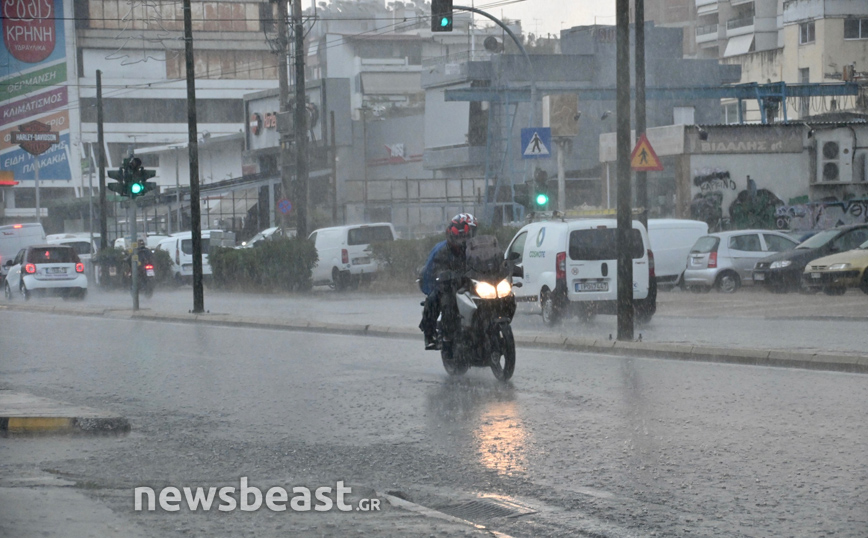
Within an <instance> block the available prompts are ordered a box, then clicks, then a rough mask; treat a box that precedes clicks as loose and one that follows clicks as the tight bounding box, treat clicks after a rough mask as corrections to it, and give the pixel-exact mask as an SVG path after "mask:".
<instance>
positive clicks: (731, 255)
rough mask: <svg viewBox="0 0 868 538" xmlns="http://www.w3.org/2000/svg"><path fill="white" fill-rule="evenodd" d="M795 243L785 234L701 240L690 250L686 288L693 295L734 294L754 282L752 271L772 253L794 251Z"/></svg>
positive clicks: (723, 234)
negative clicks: (743, 286) (704, 292)
mask: <svg viewBox="0 0 868 538" xmlns="http://www.w3.org/2000/svg"><path fill="white" fill-rule="evenodd" d="M797 244H798V243H796V242H795V241H794V240H793V239H791V238H790V237H788V236H787V235H786V234H784V233H782V232H775V231H769V230H738V231H730V232H718V233H713V234H709V235H706V236H705V237H700V238H699V240H697V241H696V244H695V245H693V248H692V249H690V255H689V256H688V260H687V269H686V270H685V271H684V285H685V286H686V287H687V288H689V289H692V290H694V291H707V290H710V289H712V288H717V290H718V291H720V292H721V293H734V292H735V291H737V290H738V289H739V288H740V287H741V286H742V285H743V284H747V283H752V282H753V268H754V266H755V265H756V262H757V261H758V260H761V259H763V258H765V257H766V256H768V255H769V253H770V252H785V251H788V250H790V249H793V248H795V246H796V245H797Z"/></svg>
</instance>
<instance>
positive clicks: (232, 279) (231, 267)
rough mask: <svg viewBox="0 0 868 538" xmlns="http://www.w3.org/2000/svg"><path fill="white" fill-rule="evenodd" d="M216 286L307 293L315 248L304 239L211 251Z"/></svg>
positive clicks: (314, 257) (210, 256) (315, 258)
mask: <svg viewBox="0 0 868 538" xmlns="http://www.w3.org/2000/svg"><path fill="white" fill-rule="evenodd" d="M208 260H209V263H210V264H211V272H212V275H213V278H214V284H215V285H216V286H218V287H221V288H225V289H247V290H255V291H291V290H306V289H309V288H310V286H311V271H312V269H313V266H314V264H315V263H316V260H317V256H316V248H315V247H314V246H313V243H311V242H310V241H308V240H307V239H304V238H291V239H277V240H273V241H262V242H261V243H260V244H257V246H256V247H254V248H244V249H234V248H212V249H211V253H210V255H209V257H208Z"/></svg>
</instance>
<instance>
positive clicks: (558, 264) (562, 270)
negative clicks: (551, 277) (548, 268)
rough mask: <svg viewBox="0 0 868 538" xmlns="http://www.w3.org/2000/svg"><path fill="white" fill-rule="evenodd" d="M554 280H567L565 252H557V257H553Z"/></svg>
mask: <svg viewBox="0 0 868 538" xmlns="http://www.w3.org/2000/svg"><path fill="white" fill-rule="evenodd" d="M555 279H557V280H564V281H565V280H566V279H567V253H566V252H558V255H557V256H555Z"/></svg>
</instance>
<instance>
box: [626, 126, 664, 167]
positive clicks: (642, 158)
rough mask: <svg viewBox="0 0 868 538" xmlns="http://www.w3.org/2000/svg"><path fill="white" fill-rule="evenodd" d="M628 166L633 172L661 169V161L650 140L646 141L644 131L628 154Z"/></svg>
mask: <svg viewBox="0 0 868 538" xmlns="http://www.w3.org/2000/svg"><path fill="white" fill-rule="evenodd" d="M630 168H632V169H633V171H634V172H651V171H654V172H659V171H660V170H663V163H661V162H660V158H659V157H657V154H656V153H654V148H652V147H651V142H648V138H647V137H646V136H645V134H644V133H642V136H640V137H639V140H638V141H637V142H636V147H635V148H633V153H632V154H631V155H630Z"/></svg>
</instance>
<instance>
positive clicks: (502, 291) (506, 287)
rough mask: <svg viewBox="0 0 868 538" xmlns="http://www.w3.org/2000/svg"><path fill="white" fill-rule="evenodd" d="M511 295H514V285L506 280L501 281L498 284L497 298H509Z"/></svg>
mask: <svg viewBox="0 0 868 538" xmlns="http://www.w3.org/2000/svg"><path fill="white" fill-rule="evenodd" d="M510 293H512V284H510V283H509V281H508V280H506V279H503V280H501V281H500V282H499V283H498V284H497V296H498V297H509V294H510Z"/></svg>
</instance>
